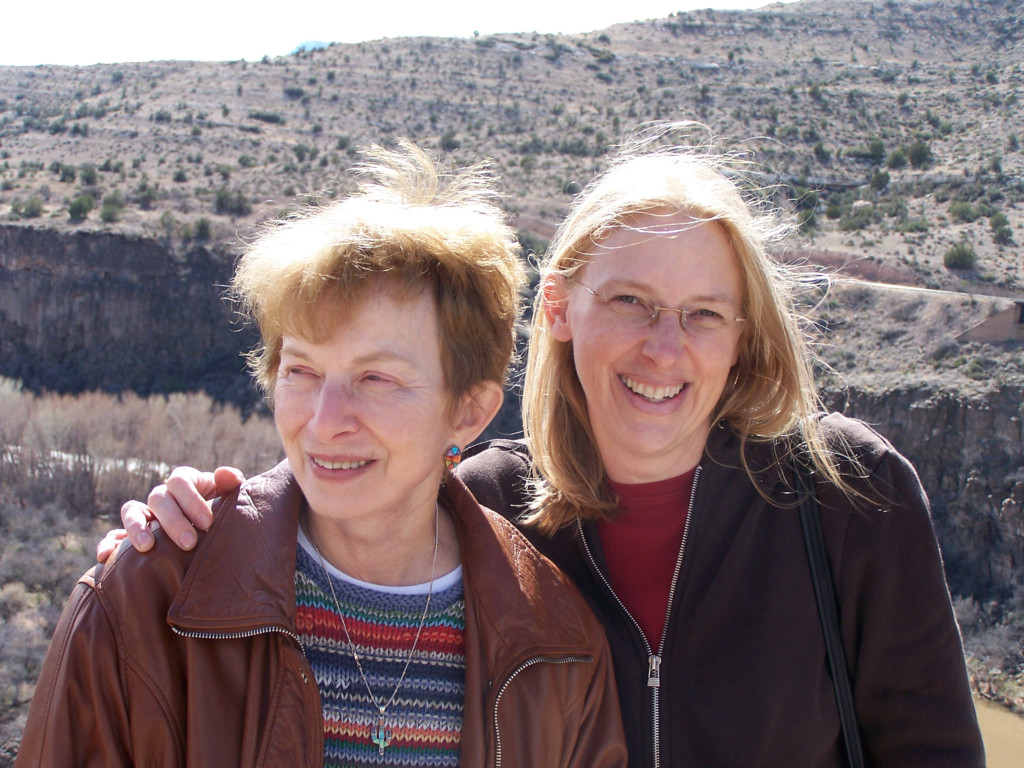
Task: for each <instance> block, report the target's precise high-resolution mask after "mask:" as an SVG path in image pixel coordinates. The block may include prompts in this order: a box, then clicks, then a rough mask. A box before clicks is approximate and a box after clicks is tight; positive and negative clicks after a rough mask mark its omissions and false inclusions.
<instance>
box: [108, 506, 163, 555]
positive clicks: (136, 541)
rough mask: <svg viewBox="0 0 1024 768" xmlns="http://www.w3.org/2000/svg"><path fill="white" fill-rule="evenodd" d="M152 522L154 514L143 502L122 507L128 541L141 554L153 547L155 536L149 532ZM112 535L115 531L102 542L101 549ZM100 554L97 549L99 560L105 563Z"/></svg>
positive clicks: (122, 519) (123, 523)
mask: <svg viewBox="0 0 1024 768" xmlns="http://www.w3.org/2000/svg"><path fill="white" fill-rule="evenodd" d="M150 520H152V513H151V512H150V511H149V508H148V507H147V506H146V505H145V504H143V503H142V502H141V501H126V502H125V503H124V504H122V505H121V525H123V526H124V528H125V535H126V536H127V537H128V540H129V541H130V542H131V543H132V546H133V547H135V548H136V549H137V550H139V552H147V551H149V550H150V549H151V548H152V547H153V543H154V539H153V534H152V532H151V531H150V530H149V523H150ZM111 533H113V531H111V532H110V533H108V534H107V536H106V537H104V539H103V541H101V542H100V546H101V547H102V546H103V545H104V543H105V542H106V541H107V539H108V538H109V537H110V535H111ZM99 554H100V550H99V547H97V549H96V555H97V559H99V560H100V562H105V561H104V560H103V559H101V558H100V557H99Z"/></svg>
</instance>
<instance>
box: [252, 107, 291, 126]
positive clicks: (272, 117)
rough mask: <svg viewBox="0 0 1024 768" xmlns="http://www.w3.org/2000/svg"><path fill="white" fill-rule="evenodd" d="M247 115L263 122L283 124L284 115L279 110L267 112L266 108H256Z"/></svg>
mask: <svg viewBox="0 0 1024 768" xmlns="http://www.w3.org/2000/svg"><path fill="white" fill-rule="evenodd" d="M249 117H251V118H252V119H253V120H259V121H260V122H263V123H273V124H276V125H284V117H283V116H282V115H281V114H280V113H279V112H268V111H266V110H261V109H257V110H253V111H252V112H250V113H249Z"/></svg>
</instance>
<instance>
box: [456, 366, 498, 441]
mask: <svg viewBox="0 0 1024 768" xmlns="http://www.w3.org/2000/svg"><path fill="white" fill-rule="evenodd" d="M504 399H505V390H504V389H503V388H502V386H501V384H499V383H498V382H496V381H489V380H488V381H483V382H481V383H480V384H478V385H477V386H476V387H475V388H474V389H473V391H472V392H469V393H467V394H466V395H464V396H463V398H462V402H461V403H460V404H459V407H458V408H457V409H456V412H455V422H454V424H453V425H452V442H453V443H455V444H456V445H458V446H460V447H462V448H465V447H466V446H467V445H469V444H470V443H472V442H473V441H474V440H476V439H477V438H478V437H480V433H481V432H483V431H484V429H486V428H487V425H488V424H490V423H491V420H492V419H493V418H494V417H495V416H496V415H497V413H498V410H499V409H500V408H501V404H502V402H503V401H504Z"/></svg>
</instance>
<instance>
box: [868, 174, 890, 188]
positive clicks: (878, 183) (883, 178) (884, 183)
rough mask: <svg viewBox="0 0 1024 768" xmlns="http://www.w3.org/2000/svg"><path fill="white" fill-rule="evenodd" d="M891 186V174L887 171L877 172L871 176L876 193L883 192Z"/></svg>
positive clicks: (872, 186)
mask: <svg viewBox="0 0 1024 768" xmlns="http://www.w3.org/2000/svg"><path fill="white" fill-rule="evenodd" d="M888 186H889V174H888V172H886V171H882V170H878V171H875V172H874V174H873V175H872V176H871V188H872V189H873V190H875V191H876V192H881V191H882V190H884V189H885V188H886V187H888Z"/></svg>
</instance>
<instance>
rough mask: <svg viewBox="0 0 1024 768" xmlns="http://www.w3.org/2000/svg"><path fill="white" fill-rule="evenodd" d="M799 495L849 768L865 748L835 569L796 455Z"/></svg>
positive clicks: (860, 764) (856, 767)
mask: <svg viewBox="0 0 1024 768" xmlns="http://www.w3.org/2000/svg"><path fill="white" fill-rule="evenodd" d="M795 463H796V473H795V474H796V484H795V490H796V494H797V498H798V499H799V500H800V525H801V527H802V528H803V531H804V544H806V546H807V559H808V560H809V561H810V565H811V581H812V582H813V583H814V597H815V599H816V600H817V602H818V616H819V617H820V618H821V629H822V632H823V634H824V636H825V650H826V651H827V653H828V666H829V670H830V671H831V673H832V683H833V685H834V687H835V692H836V705H837V706H838V708H839V722H840V723H841V724H842V727H843V741H844V742H845V743H846V755H847V757H848V759H849V761H850V768H864V751H863V748H862V746H861V741H860V729H859V728H858V726H857V712H856V710H855V709H854V706H853V692H852V690H851V688H850V674H849V671H848V670H847V668H846V654H845V653H844V652H843V641H842V638H841V637H840V635H839V611H838V609H837V608H836V591H835V587H834V586H833V584H832V570H831V568H830V567H829V562H828V554H827V553H826V552H825V537H824V536H823V535H822V532H821V514H820V510H819V509H818V499H817V497H816V496H815V493H814V477H813V475H812V474H811V472H810V469H809V468H808V467H807V466H805V464H804V461H803V459H802V458H801V457H798V458H797V459H796V462H795Z"/></svg>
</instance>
